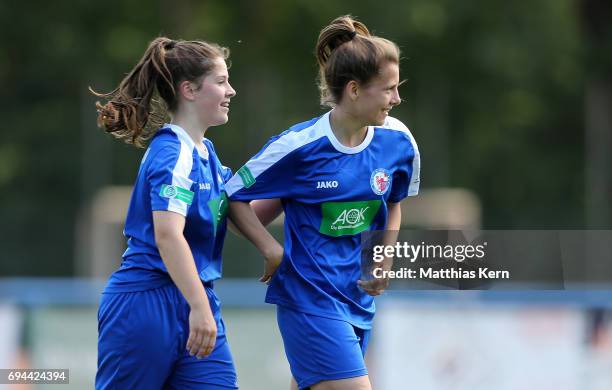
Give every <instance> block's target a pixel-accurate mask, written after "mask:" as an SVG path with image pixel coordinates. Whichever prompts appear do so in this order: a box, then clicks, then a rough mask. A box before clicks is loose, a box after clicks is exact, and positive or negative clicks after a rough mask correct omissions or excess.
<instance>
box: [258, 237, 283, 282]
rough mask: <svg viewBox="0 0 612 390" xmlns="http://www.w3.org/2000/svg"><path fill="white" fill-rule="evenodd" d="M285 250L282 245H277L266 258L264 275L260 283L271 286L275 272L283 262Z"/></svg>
mask: <svg viewBox="0 0 612 390" xmlns="http://www.w3.org/2000/svg"><path fill="white" fill-rule="evenodd" d="M284 253H285V250H284V249H283V247H282V246H280V245H275V246H274V248H273V249H272V250H271V251H270V252H269V253H268V254H266V256H265V260H264V273H263V275H262V276H261V278H259V281H260V282H262V283H265V284H269V283H270V280H271V279H272V276H274V272H276V269H277V268H278V267H279V266H280V264H281V262H282V261H283V255H284Z"/></svg>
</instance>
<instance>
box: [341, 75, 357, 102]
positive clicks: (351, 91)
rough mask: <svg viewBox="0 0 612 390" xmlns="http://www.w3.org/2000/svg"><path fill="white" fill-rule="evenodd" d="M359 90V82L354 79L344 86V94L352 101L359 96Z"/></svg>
mask: <svg viewBox="0 0 612 390" xmlns="http://www.w3.org/2000/svg"><path fill="white" fill-rule="evenodd" d="M360 92H361V91H360V87H359V83H358V82H357V81H355V80H351V81H349V82H348V83H346V86H345V87H344V96H346V97H348V98H349V99H350V100H351V101H353V102H354V101H355V100H357V98H359V94H360Z"/></svg>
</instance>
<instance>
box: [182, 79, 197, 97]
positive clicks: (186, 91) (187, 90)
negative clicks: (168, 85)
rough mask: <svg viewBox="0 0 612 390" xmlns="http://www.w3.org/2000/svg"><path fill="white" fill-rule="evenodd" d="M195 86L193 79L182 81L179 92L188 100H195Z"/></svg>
mask: <svg viewBox="0 0 612 390" xmlns="http://www.w3.org/2000/svg"><path fill="white" fill-rule="evenodd" d="M195 91H196V90H195V88H194V84H193V83H192V82H191V81H187V80H184V81H181V82H180V83H179V85H178V94H179V95H180V96H182V97H183V98H184V99H185V100H187V101H193V100H195Z"/></svg>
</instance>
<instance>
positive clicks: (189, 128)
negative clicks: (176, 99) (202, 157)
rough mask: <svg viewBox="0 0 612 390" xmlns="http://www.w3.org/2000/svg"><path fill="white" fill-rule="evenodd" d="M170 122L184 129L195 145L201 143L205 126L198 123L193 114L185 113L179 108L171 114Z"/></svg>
mask: <svg viewBox="0 0 612 390" xmlns="http://www.w3.org/2000/svg"><path fill="white" fill-rule="evenodd" d="M172 123H173V124H175V125H177V126H180V127H181V128H182V129H183V130H185V132H186V133H187V134H189V137H191V139H192V140H193V142H195V144H196V145H202V143H203V139H204V134H205V133H206V130H207V128H206V127H205V126H202V124H201V123H199V121H198V120H197V119H196V116H195V115H185V114H184V113H182V112H181V111H180V110H179V111H178V112H177V113H176V115H174V116H173V118H172Z"/></svg>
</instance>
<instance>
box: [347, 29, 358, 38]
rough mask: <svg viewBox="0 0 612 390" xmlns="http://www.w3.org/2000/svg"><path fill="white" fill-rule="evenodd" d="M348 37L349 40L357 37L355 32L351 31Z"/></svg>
mask: <svg viewBox="0 0 612 390" xmlns="http://www.w3.org/2000/svg"><path fill="white" fill-rule="evenodd" d="M348 36H349V38H350V39H353V38H355V36H357V31H355V30H353V31H351V32H349V33H348Z"/></svg>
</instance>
